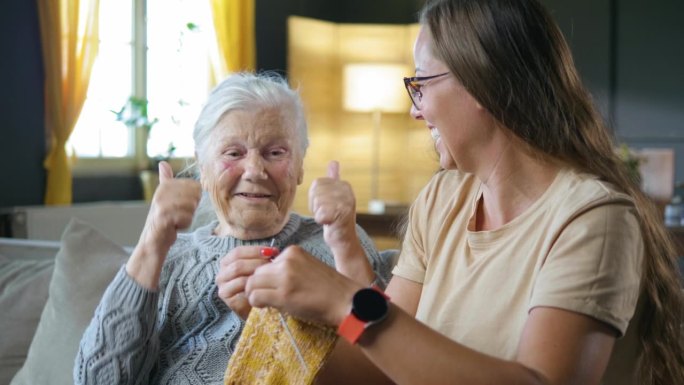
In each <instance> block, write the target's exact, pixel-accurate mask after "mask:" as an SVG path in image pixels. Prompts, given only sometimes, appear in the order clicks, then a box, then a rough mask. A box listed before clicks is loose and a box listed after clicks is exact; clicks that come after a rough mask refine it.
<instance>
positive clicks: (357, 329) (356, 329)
mask: <svg viewBox="0 0 684 385" xmlns="http://www.w3.org/2000/svg"><path fill="white" fill-rule="evenodd" d="M371 289H373V290H375V291H377V292H378V293H380V294H382V295H383V297H385V298H386V299H387V300H389V299H390V297H389V296H388V295H387V294H385V292H384V291H382V289H381V288H380V287H379V286H378V285H371ZM365 329H366V322H364V321H361V320H360V319H358V318H356V315H354V313H353V312H351V311H350V312H349V314H347V316H346V317H344V320H342V323H341V324H340V326H339V327H338V328H337V334H339V335H340V336H342V337H344V339H345V340H347V341H349V343H350V344H352V345H354V344H356V341H358V340H359V337H361V334H363V331H364V330H365Z"/></svg>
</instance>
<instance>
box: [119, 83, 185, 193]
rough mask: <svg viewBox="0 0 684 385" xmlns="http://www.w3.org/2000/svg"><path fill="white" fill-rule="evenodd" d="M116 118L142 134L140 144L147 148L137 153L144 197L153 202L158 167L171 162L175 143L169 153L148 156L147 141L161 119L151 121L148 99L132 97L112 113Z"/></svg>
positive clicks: (157, 182)
mask: <svg viewBox="0 0 684 385" xmlns="http://www.w3.org/2000/svg"><path fill="white" fill-rule="evenodd" d="M112 112H113V113H114V115H115V116H116V120H117V121H119V122H122V123H123V124H125V125H126V127H128V128H131V129H132V130H133V131H134V132H139V133H140V136H139V138H140V142H141V143H145V147H144V148H142V149H141V150H140V151H137V152H136V154H137V155H136V156H137V157H138V164H139V167H140V181H141V184H142V188H143V196H144V199H145V200H146V201H148V202H149V201H151V200H152V195H153V194H154V190H155V189H156V187H157V185H158V184H159V175H158V172H157V167H158V164H159V162H160V161H162V160H169V159H170V158H171V157H172V156H173V154H174V152H175V150H176V147H175V146H174V144H173V143H169V147H168V149H167V151H166V152H165V153H163V154H159V155H157V156H155V157H154V158H149V157H148V156H147V140H148V138H149V136H150V131H151V130H152V127H153V126H154V125H155V124H156V123H157V122H158V121H159V119H157V118H154V119H150V117H149V115H148V113H147V99H145V98H139V97H135V96H131V97H129V98H128V100H126V103H125V104H124V105H123V106H122V107H121V109H119V110H118V111H112Z"/></svg>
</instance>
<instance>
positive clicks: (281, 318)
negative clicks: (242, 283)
mask: <svg viewBox="0 0 684 385" xmlns="http://www.w3.org/2000/svg"><path fill="white" fill-rule="evenodd" d="M274 245H275V238H273V239H272V240H271V246H270V247H274ZM274 258H275V257H274ZM271 260H272V259H271ZM278 315H279V316H280V324H281V325H283V329H285V332H286V333H287V335H288V337H289V338H290V342H291V343H292V347H293V348H294V351H295V353H297V358H298V359H299V363H301V364H302V368H303V369H304V371H308V370H309V368H308V367H307V366H306V361H305V360H304V356H303V355H302V351H301V350H299V346H297V341H295V338H294V335H293V334H292V331H291V330H290V327H289V326H288V325H287V321H286V320H285V316H283V313H280V312H279V313H278Z"/></svg>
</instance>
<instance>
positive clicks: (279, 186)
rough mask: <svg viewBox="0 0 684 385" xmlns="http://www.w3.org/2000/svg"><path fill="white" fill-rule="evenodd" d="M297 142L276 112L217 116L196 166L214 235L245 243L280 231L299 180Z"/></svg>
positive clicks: (291, 125)
mask: <svg viewBox="0 0 684 385" xmlns="http://www.w3.org/2000/svg"><path fill="white" fill-rule="evenodd" d="M298 143H299V142H298V140H297V133H296V129H295V127H294V121H293V120H292V119H286V118H284V117H283V116H281V113H280V111H279V110H277V109H265V108H263V109H256V110H254V111H244V110H235V111H231V112H229V113H228V114H227V115H225V116H223V118H222V119H221V120H220V121H219V122H218V124H217V125H216V127H215V128H214V130H213V131H212V134H211V138H210V139H209V145H208V146H207V152H208V153H207V154H204V157H203V159H204V161H203V163H202V165H201V182H202V188H203V189H205V190H206V191H208V192H209V195H210V196H211V199H212V201H213V203H214V207H215V209H216V214H217V216H218V219H219V222H220V223H219V227H218V228H217V229H216V233H217V235H232V236H234V237H237V238H240V239H245V240H248V239H260V238H267V237H270V236H273V235H275V234H276V233H278V232H279V231H280V230H282V228H283V227H284V226H285V224H286V223H287V220H288V217H289V215H288V212H289V210H290V207H291V206H292V202H293V200H294V196H295V191H296V189H297V185H299V184H300V183H302V179H303V169H302V167H303V163H302V161H303V159H302V157H303V154H302V152H301V150H300V147H299V144H298Z"/></svg>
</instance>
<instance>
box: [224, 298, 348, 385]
mask: <svg viewBox="0 0 684 385" xmlns="http://www.w3.org/2000/svg"><path fill="white" fill-rule="evenodd" d="M285 319H286V322H287V325H288V327H289V329H290V331H291V332H292V335H293V337H294V340H295V341H296V342H297V346H298V347H299V350H300V351H301V353H302V355H303V357H304V361H305V362H306V367H307V368H306V369H305V368H304V367H303V366H302V363H301V361H300V359H299V358H298V355H297V352H296V351H295V349H294V347H293V346H292V340H291V339H290V335H289V334H288V333H287V330H285V328H284V327H283V325H282V323H281V320H280V313H279V312H278V311H277V310H275V309H273V308H263V309H257V308H253V309H252V310H251V311H250V313H249V317H248V318H247V323H246V324H245V328H244V330H243V331H242V336H241V337H240V341H238V344H237V348H236V349H235V352H234V353H233V355H232V357H231V359H230V361H229V363H228V368H227V369H226V375H225V377H224V383H225V384H226V385H253V384H269V385H276V384H282V385H290V384H296V385H300V384H303V385H306V384H311V383H312V382H313V380H314V378H315V377H316V374H317V373H318V371H319V370H320V369H321V367H322V366H323V364H324V363H325V361H326V360H327V359H328V356H329V355H330V352H332V349H333V348H334V347H335V342H336V341H337V334H336V332H335V329H334V328H331V327H324V326H320V325H315V324H312V323H308V322H303V321H301V320H298V319H296V318H293V317H290V316H285Z"/></svg>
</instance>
